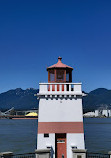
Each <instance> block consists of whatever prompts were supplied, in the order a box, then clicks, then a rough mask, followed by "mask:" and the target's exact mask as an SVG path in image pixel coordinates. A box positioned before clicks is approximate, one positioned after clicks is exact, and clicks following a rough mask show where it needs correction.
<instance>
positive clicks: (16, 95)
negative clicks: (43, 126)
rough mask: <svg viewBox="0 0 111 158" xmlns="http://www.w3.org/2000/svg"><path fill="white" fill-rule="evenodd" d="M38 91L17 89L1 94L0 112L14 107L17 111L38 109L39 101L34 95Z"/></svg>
mask: <svg viewBox="0 0 111 158" xmlns="http://www.w3.org/2000/svg"><path fill="white" fill-rule="evenodd" d="M38 92H39V90H38V89H33V88H29V89H26V90H23V89H21V88H17V89H14V90H9V91H7V92H5V93H1V94H0V110H6V109H10V108H12V107H14V108H15V109H16V110H26V109H33V108H38V100H37V97H36V96H34V94H37V93H38Z"/></svg>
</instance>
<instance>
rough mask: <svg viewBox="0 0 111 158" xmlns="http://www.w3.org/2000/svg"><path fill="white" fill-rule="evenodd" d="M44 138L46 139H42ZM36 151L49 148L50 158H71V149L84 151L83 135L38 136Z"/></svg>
mask: <svg viewBox="0 0 111 158" xmlns="http://www.w3.org/2000/svg"><path fill="white" fill-rule="evenodd" d="M44 136H46V137H44ZM37 144H38V146H37V149H47V148H51V158H59V155H60V158H61V157H62V156H64V158H72V156H73V153H72V149H73V148H77V149H85V146H84V134H83V133H79V134H78V133H77V134H76V133H74V134H73V133H67V134H65V133H64V134H55V133H50V134H49V135H45V134H38V140H37Z"/></svg>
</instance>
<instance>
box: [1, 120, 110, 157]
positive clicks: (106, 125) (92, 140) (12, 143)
mask: <svg viewBox="0 0 111 158" xmlns="http://www.w3.org/2000/svg"><path fill="white" fill-rule="evenodd" d="M84 131H85V145H86V149H88V151H89V152H99V153H107V152H108V151H110V150H111V118H85V119H84ZM36 137H37V120H29V119H27V120H9V119H0V152H4V151H12V152H14V153H16V154H18V153H28V152H34V151H35V149H36Z"/></svg>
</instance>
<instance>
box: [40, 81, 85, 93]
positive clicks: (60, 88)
mask: <svg viewBox="0 0 111 158" xmlns="http://www.w3.org/2000/svg"><path fill="white" fill-rule="evenodd" d="M81 85H82V83H39V95H65V94H66V95H83V93H82V89H81Z"/></svg>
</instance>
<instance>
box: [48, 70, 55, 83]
mask: <svg viewBox="0 0 111 158" xmlns="http://www.w3.org/2000/svg"><path fill="white" fill-rule="evenodd" d="M49 74H50V81H51V82H52V81H55V73H54V70H50V71H49Z"/></svg>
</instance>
